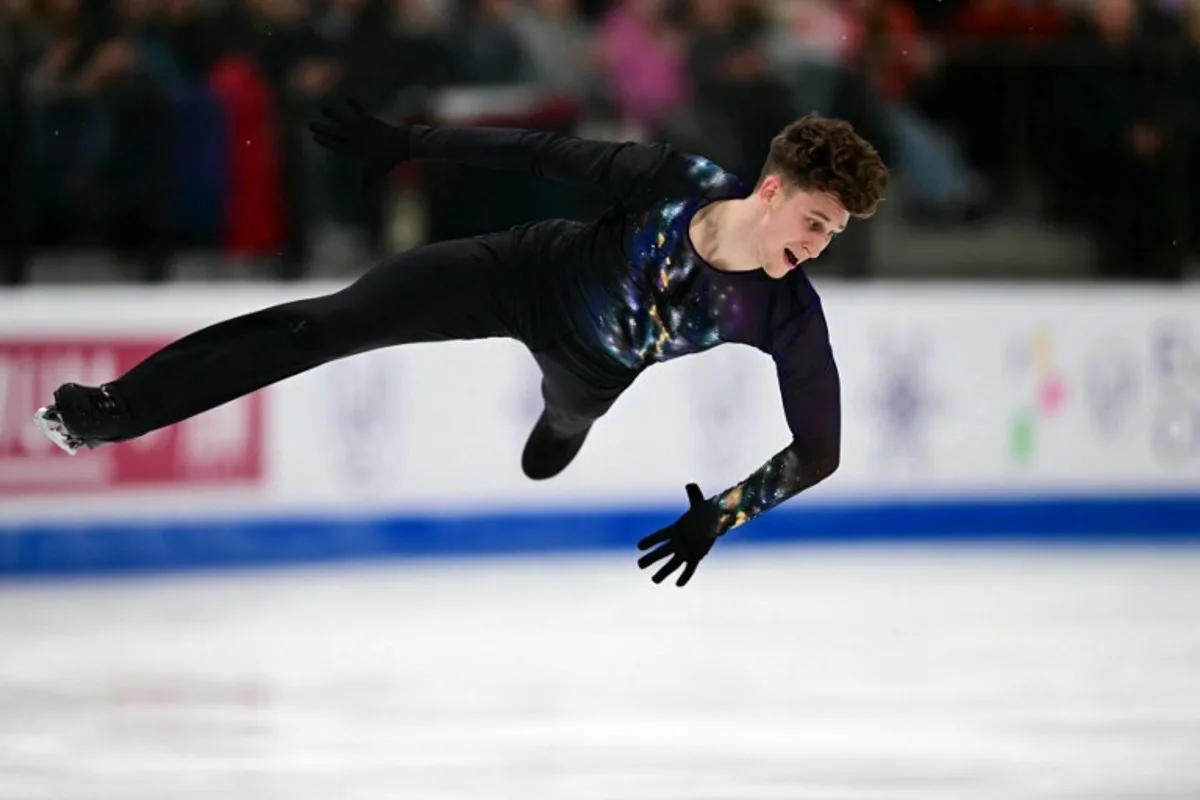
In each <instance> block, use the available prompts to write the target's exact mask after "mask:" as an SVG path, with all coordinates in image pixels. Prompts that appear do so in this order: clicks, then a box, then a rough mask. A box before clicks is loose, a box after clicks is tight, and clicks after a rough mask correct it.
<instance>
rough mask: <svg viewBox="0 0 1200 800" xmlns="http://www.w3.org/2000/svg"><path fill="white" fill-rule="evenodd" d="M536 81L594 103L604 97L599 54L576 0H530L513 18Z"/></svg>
mask: <svg viewBox="0 0 1200 800" xmlns="http://www.w3.org/2000/svg"><path fill="white" fill-rule="evenodd" d="M514 23H515V25H516V30H517V33H518V35H519V36H520V37H521V42H522V45H523V46H524V48H525V51H526V52H527V53H528V54H529V59H530V62H531V64H532V67H533V78H534V81H535V82H537V83H538V84H540V85H542V86H545V87H547V88H550V89H553V90H556V91H561V92H565V93H568V94H572V95H575V96H576V97H579V98H580V99H582V100H584V101H585V102H588V103H589V105H590V104H593V103H594V102H596V101H597V100H598V98H599V97H600V96H601V84H600V76H599V72H598V69H597V66H598V61H599V51H598V49H597V47H596V44H595V42H594V40H593V38H592V34H591V31H590V30H589V29H588V27H587V26H586V24H585V23H584V22H583V20H582V19H581V18H580V17H579V14H578V11H577V7H576V0H528V2H526V3H525V4H524V5H522V6H521V8H520V10H519V11H518V12H517V14H516V16H515V17H514Z"/></svg>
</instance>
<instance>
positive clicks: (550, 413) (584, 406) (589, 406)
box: [521, 356, 634, 480]
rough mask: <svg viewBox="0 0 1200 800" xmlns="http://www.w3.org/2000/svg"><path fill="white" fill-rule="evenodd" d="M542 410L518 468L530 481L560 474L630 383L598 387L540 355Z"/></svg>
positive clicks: (620, 380)
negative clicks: (597, 422) (593, 424)
mask: <svg viewBox="0 0 1200 800" xmlns="http://www.w3.org/2000/svg"><path fill="white" fill-rule="evenodd" d="M537 361H538V365H539V366H540V367H541V368H542V398H543V400H544V401H545V403H546V407H545V410H544V411H543V412H542V415H541V416H540V417H539V418H538V421H537V423H536V424H535V425H534V427H533V431H532V432H531V433H530V434H529V439H528V441H526V443H525V450H524V452H523V453H522V454H521V469H522V470H523V471H524V472H525V475H526V476H527V477H529V478H531V479H532V480H545V479H547V478H552V477H554V476H555V475H557V474H559V473H560V472H562V471H563V470H564V469H566V468H567V466H568V465H569V464H570V463H571V462H572V461H573V460H574V459H575V456H576V455H578V454H579V451H580V450H581V449H582V448H583V443H584V441H585V440H586V439H587V435H588V432H589V431H591V429H592V423H594V422H595V421H596V420H598V419H599V418H600V417H602V416H604V414H605V413H606V412H607V411H608V409H609V408H611V407H612V404H613V403H615V402H616V400H617V398H618V397H619V396H620V395H621V393H622V392H623V391H624V390H625V388H627V387H628V385H629V383H631V382H632V381H633V377H634V373H632V372H631V373H629V375H628V376H626V377H625V378H618V379H616V380H615V381H614V380H611V379H610V380H608V381H606V382H605V384H604V385H601V384H600V383H599V382H598V381H595V380H586V379H584V378H581V377H580V376H578V375H576V374H575V373H574V372H573V371H572V370H571V369H569V368H567V367H565V366H564V365H563V364H561V363H559V362H558V361H556V360H554V359H552V358H547V357H544V356H539V357H538V358H537Z"/></svg>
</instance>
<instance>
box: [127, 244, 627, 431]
mask: <svg viewBox="0 0 1200 800" xmlns="http://www.w3.org/2000/svg"><path fill="white" fill-rule="evenodd" d="M534 255H535V254H534V252H533V251H531V250H530V245H529V243H528V242H527V241H526V240H524V239H521V238H519V237H517V236H516V235H515V234H512V233H499V234H491V235H488V236H481V237H475V238H470V239H461V240H455V241H449V242H440V243H436V244H429V245H425V246H422V247H418V248H415V249H413V250H409V251H406V252H404V253H401V254H399V255H395V256H392V257H391V258H388V259H386V260H385V261H383V262H381V263H379V264H377V265H376V266H375V267H373V268H372V269H370V270H369V271H368V272H367V273H365V274H364V275H363V276H362V277H360V278H359V279H358V280H356V281H355V282H354V283H352V284H350V285H349V286H347V287H346V288H344V289H342V290H340V291H338V292H335V293H333V294H329V295H324V296H320V297H313V298H309V299H305V300H299V301H295V302H290V303H284V304H282V305H278V306H273V307H271V308H266V309H263V310H261V311H256V312H254V313H251V314H246V315H244V316H240V317H235V318H232V319H229V320H226V321H224V322H219V323H217V324H214V325H211V326H209V327H206V328H203V329H201V330H199V331H196V332H195V333H192V334H190V335H188V336H185V337H183V338H182V339H179V340H177V341H175V342H173V343H172V344H170V345H167V346H166V347H164V348H163V349H161V350H159V351H158V352H156V353H154V354H153V355H151V356H149V357H148V358H147V359H146V360H145V361H143V362H142V363H140V364H138V365H137V366H135V367H134V368H133V369H131V370H130V371H129V372H127V373H125V374H124V375H123V376H121V377H120V378H118V379H116V380H114V381H111V382H109V383H108V386H109V387H110V389H111V391H112V392H113V393H114V394H115V395H116V396H117V397H118V398H121V399H123V400H124V401H125V402H126V403H127V405H128V407H129V409H130V413H129V415H128V419H129V426H128V429H127V430H125V431H123V432H122V433H121V435H120V437H119V438H120V439H132V438H136V437H138V436H141V435H143V434H146V433H149V432H150V431H153V430H157V429H159V428H163V427H166V426H168V425H172V424H175V423H177V422H180V421H182V420H185V419H187V418H189V417H192V416H195V415H197V414H200V413H202V412H204V411H207V410H209V409H211V408H214V407H216V406H219V405H222V404H224V403H227V402H230V401H232V400H235V399H237V398H238V397H242V396H243V395H247V394H250V393H251V392H254V391H256V390H258V389H261V388H263V387H265V386H268V385H270V384H273V383H277V382H279V381H282V380H284V379H286V378H289V377H291V376H293V375H297V374H299V373H301V372H305V371H307V370H310V369H313V368H314V367H318V366H320V365H322V364H326V363H329V362H331V361H335V360H337V359H341V358H346V357H348V356H353V355H355V354H358V353H363V352H367V351H369V350H375V349H378V348H382V347H392V346H396V345H403V344H409V343H415V342H437V341H448V340H473V339H488V338H511V339H516V340H519V341H522V342H524V343H525V344H526V345H527V346H529V348H530V350H531V352H532V353H533V355H534V358H535V360H536V361H537V363H538V365H539V366H540V367H541V369H542V373H543V380H542V394H543V397H544V399H545V402H546V411H547V414H548V416H549V419H550V423H551V426H552V427H553V428H554V429H555V431H556V432H558V433H559V434H561V435H563V436H569V435H571V434H574V433H577V432H579V431H582V430H584V429H586V428H587V427H588V426H590V425H591V424H592V423H593V422H594V421H595V420H596V419H598V418H599V417H601V416H602V415H603V414H604V413H605V412H606V411H607V410H608V409H609V407H611V405H612V404H613V402H615V401H616V399H617V397H618V396H619V395H620V394H621V392H622V391H624V389H625V388H627V387H628V385H629V384H630V383H631V382H632V381H633V378H634V376H635V373H632V372H624V371H620V370H616V369H615V368H614V369H613V370H612V371H611V372H607V371H606V372H605V373H604V374H603V377H602V378H600V379H596V378H595V376H594V375H591V374H589V371H588V370H586V369H580V368H579V367H578V366H577V364H578V360H577V359H575V358H572V356H571V355H570V354H571V352H572V350H574V351H576V352H577V351H578V349H579V347H580V346H581V344H580V343H579V342H574V341H571V342H566V341H562V339H561V337H559V336H558V335H557V331H558V330H561V326H558V325H555V324H554V320H553V317H554V316H555V312H556V310H557V312H558V313H559V314H561V313H562V312H561V309H556V305H561V304H560V303H558V304H556V302H555V300H554V298H552V297H547V296H546V292H545V288H544V285H543V284H542V283H541V282H539V277H538V276H539V274H541V273H540V271H539V269H538V268H536V267H535V266H532V265H533V264H535V262H536V258H535V257H534Z"/></svg>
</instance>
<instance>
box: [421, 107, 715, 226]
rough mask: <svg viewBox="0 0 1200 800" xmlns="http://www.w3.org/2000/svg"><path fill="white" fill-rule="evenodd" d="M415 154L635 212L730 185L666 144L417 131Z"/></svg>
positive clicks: (441, 128) (468, 129) (471, 130)
mask: <svg viewBox="0 0 1200 800" xmlns="http://www.w3.org/2000/svg"><path fill="white" fill-rule="evenodd" d="M409 146H410V154H411V157H412V158H413V159H414V160H417V161H451V162H456V163H460V164H467V165H470V166H476V167H483V168H486V169H498V170H512V171H518V172H525V173H529V174H532V175H535V176H537V177H539V178H546V179H549V180H555V181H559V182H562V183H566V184H570V185H573V186H578V187H581V188H586V189H593V190H598V191H600V192H601V193H603V194H604V195H606V196H607V197H608V198H609V199H610V200H612V201H615V202H618V203H620V204H621V205H623V206H626V207H627V208H631V209H633V208H641V207H644V206H646V205H648V204H651V203H653V202H655V201H657V200H660V199H663V198H666V197H674V196H685V195H693V194H695V193H696V192H697V190H698V189H699V190H700V191H704V190H705V189H706V188H709V187H713V186H717V185H718V184H720V183H721V182H722V181H725V180H728V179H730V178H731V176H730V175H729V173H726V172H724V171H723V170H721V168H720V167H718V166H717V165H715V164H713V163H712V162H711V161H708V160H706V159H703V158H697V157H695V156H691V155H688V154H685V153H681V152H679V151H677V150H675V149H674V148H672V147H671V146H670V145H667V144H661V143H653V144H638V143H634V142H609V141H601V140H595V139H582V138H578V137H574V136H568V135H565V134H561V133H556V132H552V131H535V130H525V129H521V128H492V127H486V126H472V125H466V126H455V125H432V126H431V125H413V126H412V127H411V129H410V139H409Z"/></svg>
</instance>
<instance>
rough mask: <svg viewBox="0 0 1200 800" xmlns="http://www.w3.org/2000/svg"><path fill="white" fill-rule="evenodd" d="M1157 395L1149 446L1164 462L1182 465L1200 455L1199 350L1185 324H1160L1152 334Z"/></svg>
mask: <svg viewBox="0 0 1200 800" xmlns="http://www.w3.org/2000/svg"><path fill="white" fill-rule="evenodd" d="M1150 361H1151V370H1152V372H1153V375H1154V377H1155V379H1156V389H1157V396H1156V398H1155V401H1154V407H1153V411H1152V414H1151V420H1150V447H1151V449H1152V450H1153V452H1154V454H1155V456H1156V457H1157V458H1158V459H1159V461H1160V462H1162V463H1163V464H1164V465H1166V466H1169V467H1180V466H1183V465H1186V464H1190V463H1192V462H1193V461H1194V460H1195V459H1196V458H1197V457H1198V456H1200V349H1198V348H1197V345H1196V341H1195V339H1194V338H1193V337H1192V335H1191V333H1190V331H1188V330H1187V329H1186V328H1185V327H1184V326H1183V325H1182V324H1180V323H1176V322H1168V323H1163V324H1161V325H1159V326H1158V327H1157V328H1156V330H1155V331H1154V333H1153V334H1152V337H1151V359H1150Z"/></svg>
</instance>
